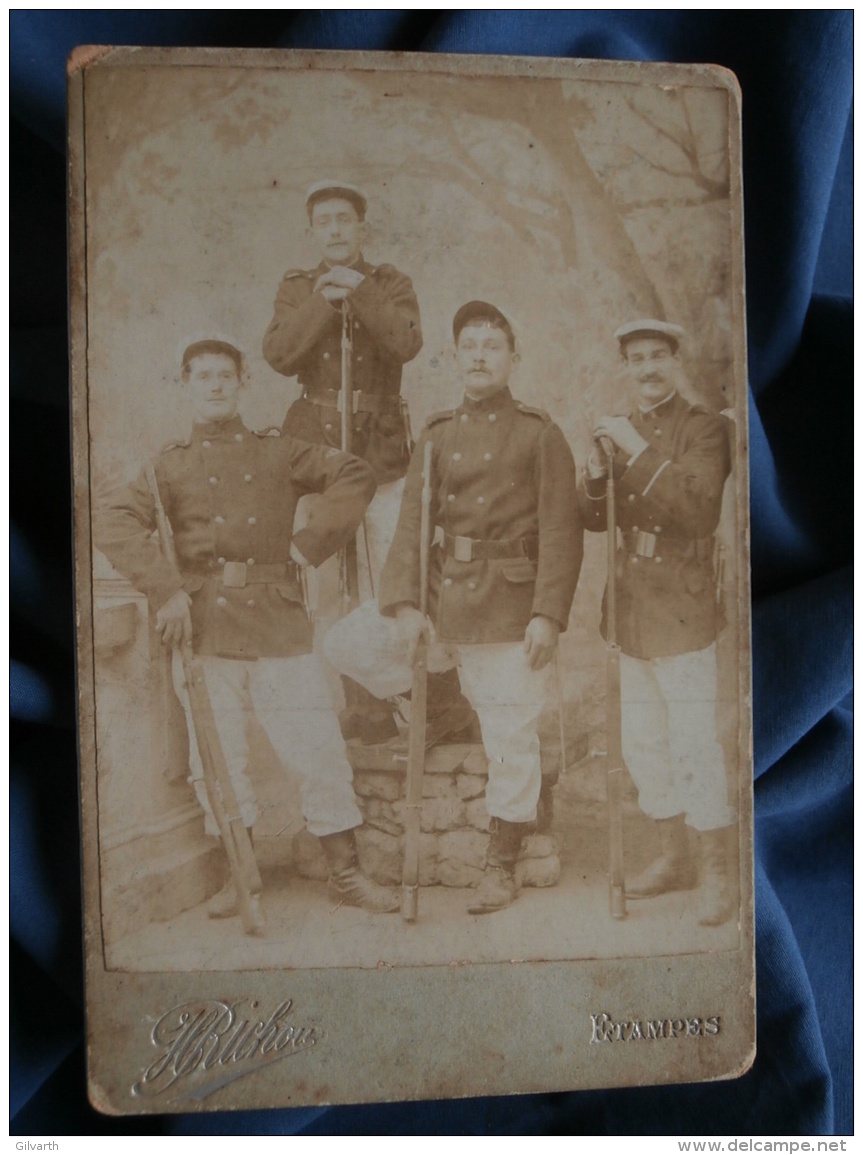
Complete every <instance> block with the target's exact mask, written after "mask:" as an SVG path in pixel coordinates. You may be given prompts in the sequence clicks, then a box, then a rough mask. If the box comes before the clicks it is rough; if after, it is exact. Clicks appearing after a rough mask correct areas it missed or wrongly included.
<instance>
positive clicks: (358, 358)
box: [357, 353, 363, 361]
mask: <svg viewBox="0 0 863 1155" xmlns="http://www.w3.org/2000/svg"><path fill="white" fill-rule="evenodd" d="M362 359H363V356H362V353H361V354H360V355H359V356H358V357H357V360H358V361H362Z"/></svg>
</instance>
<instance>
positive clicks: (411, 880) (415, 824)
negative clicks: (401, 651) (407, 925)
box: [402, 441, 432, 922]
mask: <svg viewBox="0 0 863 1155" xmlns="http://www.w3.org/2000/svg"><path fill="white" fill-rule="evenodd" d="M431 459H432V443H431V441H427V442H426V444H425V453H424V456H423V485H422V498H421V506H420V508H421V514H420V610H421V612H422V614H423V616H425V615H426V614H427V613H428V599H429V548H430V538H431V534H430V532H429V531H430V529H431ZM427 682H428V644H427V642H426V641H425V639H424V638H420V640H419V644H418V645H417V652H416V658H415V659H414V671H413V682H412V684H411V724H410V731H409V734H408V769H407V778H406V781H405V857H404V864H403V866H402V918H403V919H404V920H405V922H415V921H416V917H417V900H418V891H419V861H420V815H421V811H422V800H423V772H424V770H425V753H426V743H425V739H426V688H427Z"/></svg>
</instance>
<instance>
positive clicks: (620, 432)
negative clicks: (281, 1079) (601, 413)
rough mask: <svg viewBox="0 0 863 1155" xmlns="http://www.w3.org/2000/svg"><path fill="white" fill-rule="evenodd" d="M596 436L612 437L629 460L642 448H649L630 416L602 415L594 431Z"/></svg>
mask: <svg viewBox="0 0 863 1155" xmlns="http://www.w3.org/2000/svg"><path fill="white" fill-rule="evenodd" d="M593 436H594V437H595V438H599V437H610V438H611V440H612V441H613V442H614V444H615V445H616V446H617V448H618V449H620V450H622V451H623V453H624V454H625V456H626V459H627V460H629V458H630V457H634V456H635V455H636V454H637V453H641V451H642V449H646V448H647V442H646V441H645V440H644V438H643V437H642V436H641V434H640V433H639V432H638V431H637V430H636V429H635V428H633V425H632V422H631V421H630V420H629V418H628V417H600V419H599V421H598V422H597V423H596V428H595V429H594V431H593Z"/></svg>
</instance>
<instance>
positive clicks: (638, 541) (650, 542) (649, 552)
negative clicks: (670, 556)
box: [635, 529, 656, 557]
mask: <svg viewBox="0 0 863 1155" xmlns="http://www.w3.org/2000/svg"><path fill="white" fill-rule="evenodd" d="M635 552H636V553H637V554H638V556H639V557H653V555H654V553H655V552H656V534H655V533H648V532H647V531H646V530H643V529H641V530H639V531H638V533H637V534H636V537H635Z"/></svg>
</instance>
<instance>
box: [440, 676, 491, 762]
mask: <svg viewBox="0 0 863 1155" xmlns="http://www.w3.org/2000/svg"><path fill="white" fill-rule="evenodd" d="M481 741H482V731H481V730H480V726H479V718H478V717H477V716H476V714H475V713H474V709H473V706H471V704H470V702H469V701H468V700H467V698H466V697H465V696H464V694H463V693H462V692H461V682H460V681H459V677H458V670H456V669H452V670H445V671H444V672H443V673H442V674H429V676H428V687H427V690H426V749H427V750H428V749H430V748H431V747H432V746H440V745H444V744H447V745H452V744H454V743H456V742H481Z"/></svg>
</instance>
